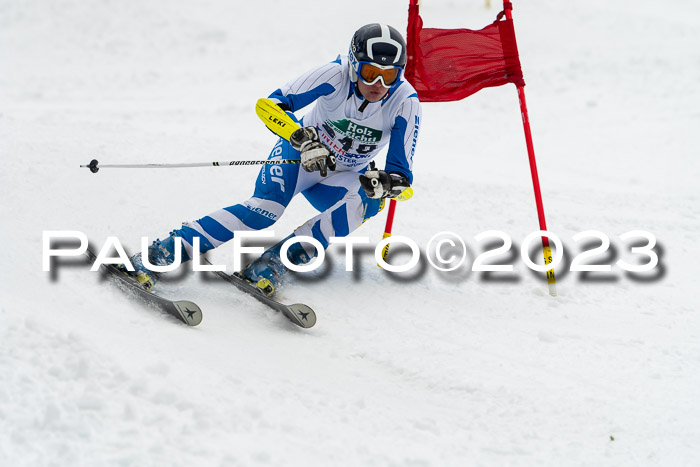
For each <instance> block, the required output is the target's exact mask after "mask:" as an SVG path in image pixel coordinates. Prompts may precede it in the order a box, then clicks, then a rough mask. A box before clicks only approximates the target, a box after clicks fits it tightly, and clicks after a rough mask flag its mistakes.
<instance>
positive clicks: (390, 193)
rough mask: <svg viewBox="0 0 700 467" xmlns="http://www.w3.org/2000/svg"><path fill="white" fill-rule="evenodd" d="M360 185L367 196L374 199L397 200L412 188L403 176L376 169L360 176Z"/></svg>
mask: <svg viewBox="0 0 700 467" xmlns="http://www.w3.org/2000/svg"><path fill="white" fill-rule="evenodd" d="M360 185H362V189H363V190H365V193H367V196H369V197H370V198H374V199H379V198H396V197H397V196H399V195H400V194H401V192H403V191H404V190H405V189H406V188H408V187H410V186H411V184H410V183H409V182H408V179H407V178H406V177H405V176H403V175H402V174H399V173H388V172H384V171H383V170H375V169H372V170H368V171H367V172H365V173H364V174H363V175H360Z"/></svg>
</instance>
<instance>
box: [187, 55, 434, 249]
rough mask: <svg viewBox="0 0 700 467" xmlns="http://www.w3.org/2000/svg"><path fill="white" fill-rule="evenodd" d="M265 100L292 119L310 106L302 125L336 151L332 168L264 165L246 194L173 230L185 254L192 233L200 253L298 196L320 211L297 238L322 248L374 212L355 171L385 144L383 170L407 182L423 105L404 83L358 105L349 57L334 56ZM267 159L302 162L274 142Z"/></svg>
mask: <svg viewBox="0 0 700 467" xmlns="http://www.w3.org/2000/svg"><path fill="white" fill-rule="evenodd" d="M269 97H270V99H271V100H272V101H274V102H276V103H277V104H279V105H280V106H281V107H282V108H286V109H289V111H288V113H290V115H292V117H294V116H293V114H292V113H293V112H296V111H298V110H300V109H302V108H304V107H306V106H308V105H310V104H312V103H315V105H314V106H313V108H312V109H311V110H310V111H309V112H308V113H307V114H306V115H304V117H303V118H302V119H301V121H300V123H301V124H302V126H315V127H316V129H317V130H318V133H319V136H320V138H321V142H323V143H324V144H325V145H326V146H327V147H328V148H329V149H330V150H331V151H332V152H333V153H334V154H335V156H336V161H337V162H336V164H337V167H336V169H335V171H329V172H328V176H326V177H322V176H321V175H320V173H319V172H306V171H305V170H303V169H301V168H300V167H301V166H300V164H281V165H265V166H263V168H262V169H261V170H260V173H259V175H258V179H257V182H256V184H255V192H254V193H253V196H252V197H251V198H250V199H248V200H247V201H245V202H243V203H240V204H235V205H233V206H229V207H227V208H223V209H219V210H218V211H215V212H213V213H211V214H209V215H208V216H205V217H203V218H201V219H199V220H196V221H193V222H187V223H185V224H184V225H183V227H182V228H181V229H179V230H177V231H176V232H175V233H176V234H177V235H178V236H180V237H182V238H183V244H184V247H185V250H186V251H187V254H188V255H189V257H190V258H191V257H192V256H193V255H192V238H193V237H195V236H197V237H200V244H201V251H202V252H204V251H207V250H210V249H212V248H215V247H217V246H219V245H221V244H222V243H224V242H226V241H228V240H230V239H231V238H233V235H234V231H242V230H260V229H265V228H267V227H270V226H271V225H272V224H274V223H275V221H277V219H279V218H280V216H282V213H283V212H284V210H285V208H286V207H287V205H288V204H289V202H290V201H291V200H292V198H293V197H294V196H295V195H297V194H298V193H302V194H303V195H304V197H306V199H307V200H308V201H309V202H310V203H311V204H312V205H313V206H314V207H315V208H316V209H317V210H318V211H319V212H320V213H319V214H318V215H317V216H315V217H313V218H312V219H310V220H308V221H307V222H306V223H305V224H303V225H302V226H301V227H299V228H298V229H297V230H296V231H295V235H297V236H299V235H305V236H312V237H314V238H315V239H316V240H318V241H319V242H320V243H321V245H323V247H324V248H327V247H328V239H329V238H331V237H344V236H346V235H348V234H349V233H350V232H352V231H353V230H355V229H357V228H358V227H359V226H360V225H361V224H362V223H363V222H364V221H365V220H367V219H369V218H370V217H372V216H374V215H376V214H377V212H379V210H380V206H382V205H383V204H382V202H381V200H377V199H371V198H368V197H367V195H366V194H365V192H364V191H363V190H362V188H361V187H360V182H359V174H360V173H364V171H365V170H366V169H367V166H368V164H369V163H370V161H371V160H372V159H374V157H375V156H376V155H377V154H378V153H379V151H380V150H381V149H382V148H384V147H385V146H387V145H388V146H389V148H388V152H387V156H386V165H385V168H384V170H386V171H387V172H396V173H400V174H403V175H404V176H406V178H408V180H409V181H410V182H412V181H413V171H412V168H413V154H414V152H415V147H416V141H417V139H418V130H419V127H420V120H421V106H420V102H419V100H418V96H417V94H416V91H415V90H414V89H413V87H412V86H411V85H410V83H408V82H407V81H403V80H401V81H399V82H398V83H397V84H395V85H394V86H393V87H392V88H391V89H390V90H389V93H388V95H387V96H386V97H385V98H384V99H383V100H381V101H379V102H374V103H365V106H364V108H363V109H362V110H360V108H361V106H362V105H363V103H364V101H365V99H364V98H363V97H362V96H361V94H360V93H359V92H358V91H357V86H356V84H355V83H353V82H352V81H351V80H350V74H349V64H348V59H347V57H342V58H341V57H338V59H336V60H335V61H333V62H331V63H328V64H325V65H323V66H321V67H318V68H316V69H314V70H311V71H309V72H307V73H305V74H303V75H301V76H300V77H298V78H297V79H295V80H293V81H291V82H289V83H288V84H286V85H285V86H284V87H282V88H281V89H278V90H276V91H275V92H273V93H272V94H271V95H270V96H269ZM294 118H295V117H294ZM295 120H296V118H295ZM269 159H300V154H299V152H298V151H296V150H295V149H293V148H292V147H291V145H290V144H289V142H288V141H285V140H283V139H280V140H279V141H278V142H277V144H276V145H275V146H274V148H273V149H272V152H271V154H270V157H269ZM305 248H310V250H311V251H309V252H308V253H309V255H310V256H314V255H315V251H314V249H313V247H307V246H305Z"/></svg>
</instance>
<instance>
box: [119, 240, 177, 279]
mask: <svg viewBox="0 0 700 467" xmlns="http://www.w3.org/2000/svg"><path fill="white" fill-rule="evenodd" d="M175 235H176V234H175V232H172V233H171V234H170V236H169V237H168V238H166V239H165V240H163V241H161V240H159V239H156V240H155V241H154V242H153V243H152V244H151V245H150V246H149V247H148V261H149V263H150V264H153V265H156V266H167V265H169V264H172V262H173V261H175V241H174V240H173V238H174V237H175ZM141 255H142V253H141V252H139V253H136V254H135V255H133V256H131V257H130V258H129V261H130V262H131V265H132V266H134V271H129V270H128V269H126V266H125V265H123V264H120V265H119V266H118V268H119V269H120V270H121V271H122V272H124V273H125V274H127V275H129V276H131V277H133V278H134V279H136V281H137V282H138V283H139V284H141V287H143V288H144V290H147V291H150V290H152V289H153V287H154V286H155V285H156V282H158V277H159V274H158V273H157V272H154V271H151V270H150V269H148V268H147V267H146V266H145V265H144V264H143V257H142V256H141ZM187 260H189V255H187V252H186V251H185V248H184V246H183V247H182V261H187Z"/></svg>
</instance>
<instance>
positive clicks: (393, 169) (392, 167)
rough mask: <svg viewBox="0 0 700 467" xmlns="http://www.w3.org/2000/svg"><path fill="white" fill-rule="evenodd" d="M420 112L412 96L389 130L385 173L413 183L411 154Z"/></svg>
mask: <svg viewBox="0 0 700 467" xmlns="http://www.w3.org/2000/svg"><path fill="white" fill-rule="evenodd" d="M421 116H422V111H421V106H420V102H419V101H418V96H417V95H415V94H414V95H412V96H410V97H409V98H408V99H406V101H405V102H404V103H403V105H402V106H401V107H400V108H399V111H398V112H397V115H396V117H395V118H394V126H393V127H392V128H391V139H390V140H389V150H388V152H387V155H386V166H385V168H384V170H385V171H387V172H389V173H396V174H401V175H403V177H405V178H406V180H407V181H408V183H409V184H410V183H413V153H414V152H415V149H416V143H417V142H418V130H419V127H420V121H421Z"/></svg>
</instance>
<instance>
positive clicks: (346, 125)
mask: <svg viewBox="0 0 700 467" xmlns="http://www.w3.org/2000/svg"><path fill="white" fill-rule="evenodd" d="M327 123H328V124H329V125H330V126H332V127H333V129H335V130H336V131H337V132H338V133H341V134H342V135H343V136H346V137H349V138H352V139H353V140H355V141H359V142H361V143H378V142H379V141H380V140H381V139H382V131H381V130H375V129H374V128H369V127H366V126H362V125H358V124H356V123H353V122H351V121H349V120H344V119H343V120H337V121H332V120H329V121H327Z"/></svg>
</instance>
